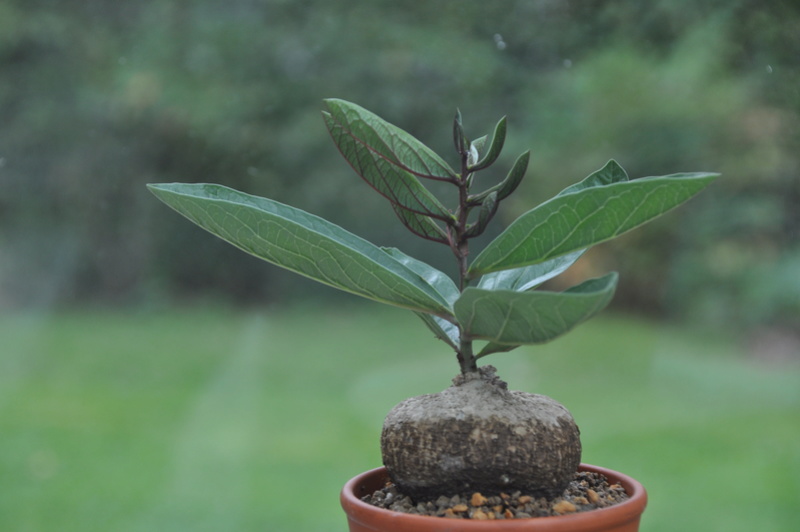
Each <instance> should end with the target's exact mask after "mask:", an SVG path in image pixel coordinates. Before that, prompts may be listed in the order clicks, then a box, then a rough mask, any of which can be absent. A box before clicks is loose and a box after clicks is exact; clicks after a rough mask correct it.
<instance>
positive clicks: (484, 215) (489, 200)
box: [465, 192, 500, 238]
mask: <svg viewBox="0 0 800 532" xmlns="http://www.w3.org/2000/svg"><path fill="white" fill-rule="evenodd" d="M499 205H500V202H499V201H498V199H497V192H492V193H491V194H489V195H488V196H486V199H484V200H483V204H482V205H481V208H480V210H479V211H478V219H477V220H476V221H475V222H474V223H472V224H470V225H469V226H467V232H466V233H465V236H467V237H469V238H472V237H476V236H480V235H481V234H483V232H484V231H485V230H486V226H487V225H489V222H490V221H492V218H493V217H494V215H495V214H496V213H497V207H498V206H499Z"/></svg>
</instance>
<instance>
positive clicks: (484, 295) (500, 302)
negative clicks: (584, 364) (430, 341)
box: [454, 273, 617, 354]
mask: <svg viewBox="0 0 800 532" xmlns="http://www.w3.org/2000/svg"><path fill="white" fill-rule="evenodd" d="M616 285H617V274H616V273H611V274H608V275H606V276H605V277H601V278H598V279H590V280H588V281H585V282H583V283H581V284H579V285H577V286H574V287H572V288H570V289H569V290H566V291H564V292H541V291H533V292H515V291H511V290H500V291H495V290H483V289H480V288H467V289H466V290H464V293H463V294H462V295H461V297H460V298H459V299H458V300H457V301H456V303H455V305H454V309H455V314H456V318H457V319H458V322H459V323H460V324H461V326H462V329H463V330H464V331H465V332H466V334H468V335H469V336H470V337H471V338H475V339H481V340H489V341H490V342H492V343H494V344H499V345H508V346H517V345H523V344H541V343H544V342H548V341H550V340H552V339H554V338H557V337H558V336H561V335H562V334H564V333H566V332H567V331H569V330H570V329H572V328H573V327H575V326H576V325H578V324H579V323H581V322H582V321H584V320H586V319H588V318H590V317H592V316H593V315H595V314H597V313H598V312H599V311H600V310H602V309H603V308H604V307H605V306H606V305H608V303H609V302H610V301H611V298H612V297H613V295H614V290H615V288H616ZM484 354H485V353H484Z"/></svg>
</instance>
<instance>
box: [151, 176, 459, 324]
mask: <svg viewBox="0 0 800 532" xmlns="http://www.w3.org/2000/svg"><path fill="white" fill-rule="evenodd" d="M148 188H149V189H150V190H151V191H152V192H153V194H155V195H156V196H157V197H158V198H159V199H161V200H162V201H163V202H164V203H166V204H167V205H169V206H170V207H172V208H173V209H175V210H176V211H178V212H179V213H180V214H182V215H184V216H186V217H187V218H188V219H189V220H191V221H193V222H194V223H196V224H197V225H199V226H200V227H202V228H203V229H206V230H207V231H209V232H211V233H213V234H214V235H216V236H218V237H220V238H222V239H223V240H226V241H228V242H230V243H231V244H233V245H235V246H236V247H238V248H240V249H242V250H244V251H246V252H247V253H250V254H251V255H255V256H256V257H259V258H261V259H264V260H266V261H268V262H271V263H273V264H276V265H278V266H281V267H283V268H286V269H288V270H291V271H293V272H296V273H299V274H300V275H304V276H306V277H310V278H311V279H314V280H316V281H319V282H321V283H323V284H327V285H329V286H332V287H334V288H339V289H340V290H344V291H346V292H351V293H353V294H356V295H360V296H362V297H366V298H368V299H372V300H375V301H379V302H381V303H387V304H389V305H394V306H398V307H403V308H408V309H411V310H415V311H420V312H429V313H432V314H438V315H443V316H449V315H451V311H450V307H451V305H450V303H449V302H448V301H447V300H446V299H445V298H444V297H443V296H442V295H441V294H440V293H439V292H438V291H437V290H436V289H435V288H434V287H433V286H431V285H430V284H429V283H428V282H426V281H425V280H424V279H423V278H422V277H420V276H419V275H418V274H417V273H416V272H414V271H413V270H411V269H410V268H408V267H406V266H404V265H403V264H401V263H400V262H398V261H397V260H395V259H393V258H392V257H391V256H390V255H388V254H387V253H385V252H383V251H382V250H381V249H380V248H378V247H377V246H374V245H373V244H370V243H369V242H367V241H366V240H364V239H362V238H360V237H357V236H356V235H353V234H352V233H349V232H347V231H345V230H344V229H342V228H341V227H339V226H337V225H334V224H332V223H330V222H328V221H326V220H324V219H322V218H319V217H317V216H314V215H312V214H309V213H307V212H304V211H301V210H299V209H296V208H294V207H290V206H288V205H283V204H281V203H278V202H276V201H273V200H270V199H267V198H260V197H257V196H251V195H249V194H245V193H243V192H238V191H236V190H233V189H230V188H227V187H223V186H220V185H207V184H181V183H174V184H159V185H148Z"/></svg>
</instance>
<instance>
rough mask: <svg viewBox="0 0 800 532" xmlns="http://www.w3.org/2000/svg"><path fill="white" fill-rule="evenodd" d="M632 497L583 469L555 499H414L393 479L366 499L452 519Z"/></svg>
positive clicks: (593, 505) (511, 515) (520, 514)
mask: <svg viewBox="0 0 800 532" xmlns="http://www.w3.org/2000/svg"><path fill="white" fill-rule="evenodd" d="M627 499H628V495H627V494H626V493H625V489H624V488H623V487H622V486H620V485H619V484H609V483H608V480H607V479H606V477H605V476H603V475H601V474H599V473H592V472H585V471H579V472H577V473H576V474H575V478H574V479H573V480H572V481H571V482H570V484H569V486H568V487H567V489H566V490H564V493H563V494H562V495H561V496H559V497H556V498H553V499H545V498H535V497H531V496H529V495H525V494H524V493H521V492H519V491H515V492H512V493H500V494H498V495H487V496H484V495H482V494H480V493H478V492H474V493H462V494H458V495H454V496H452V497H448V496H444V495H442V496H440V497H437V498H435V499H431V500H416V501H415V500H412V499H411V497H408V496H407V495H403V494H402V493H399V492H398V490H397V488H396V487H395V486H394V484H392V483H391V482H389V483H387V484H386V486H384V487H383V488H381V489H380V490H378V491H376V492H375V493H373V494H372V495H366V496H365V497H364V498H363V499H362V500H363V501H364V502H367V503H369V504H372V505H373V506H377V507H379V508H384V509H387V510H394V511H396V512H403V513H408V514H417V515H428V516H436V517H443V518H450V519H525V518H531V517H547V516H554V515H564V514H572V513H577V512H586V511H590V510H596V509H598V508H605V507H607V506H613V505H615V504H618V503H620V502H622V501H625V500H627Z"/></svg>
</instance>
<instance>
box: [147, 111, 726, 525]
mask: <svg viewBox="0 0 800 532" xmlns="http://www.w3.org/2000/svg"><path fill="white" fill-rule="evenodd" d="M325 104H326V107H327V110H326V111H325V112H323V117H324V120H325V124H326V125H327V128H328V130H329V132H330V134H331V136H332V138H333V140H334V142H335V143H336V145H337V147H338V148H339V150H340V151H341V153H342V155H343V156H344V158H345V159H346V160H347V161H348V162H349V163H350V165H351V166H352V167H353V168H354V169H355V171H356V173H358V175H359V176H361V177H362V178H363V179H364V180H365V181H366V182H367V183H368V184H369V185H371V186H372V187H373V188H374V189H375V190H376V191H377V192H378V193H380V194H381V195H383V196H384V197H386V198H387V199H388V200H389V203H390V205H391V207H392V209H393V210H394V212H395V213H396V215H397V217H398V218H399V219H400V221H401V222H402V223H403V225H405V227H407V228H408V229H409V230H410V231H411V232H412V233H414V234H415V235H417V236H419V237H421V238H424V239H427V240H431V241H433V242H438V243H441V244H443V245H444V246H446V247H447V248H449V250H450V253H452V255H453V257H454V261H455V265H456V271H457V277H456V279H452V278H451V277H450V276H448V275H446V274H445V273H443V272H441V271H439V270H437V269H435V268H433V267H432V266H430V265H428V264H426V263H424V262H421V261H420V260H417V259H415V258H413V257H411V256H409V255H407V254H405V253H403V252H402V251H400V250H399V249H395V248H380V247H376V246H374V245H373V244H371V243H369V242H367V241H365V240H363V239H361V238H359V237H358V236H355V235H353V234H352V233H349V232H347V231H346V230H344V229H342V228H341V227H338V226H336V225H334V224H332V223H330V222H328V221H326V220H324V219H322V218H319V217H317V216H314V215H312V214H309V213H306V212H303V211H301V210H299V209H296V208H294V207H290V206H288V205H284V204H281V203H278V202H276V201H273V200H271V199H267V198H262V197H256V196H252V195H248V194H245V193H243V192H238V191H236V190H232V189H230V188H226V187H224V186H220V185H215V184H181V183H173V184H153V185H149V188H150V190H151V191H152V192H153V193H154V194H155V195H156V196H157V197H158V198H159V199H161V200H162V201H163V202H165V203H166V204H167V205H169V206H170V207H172V208H174V209H175V210H176V211H178V212H179V213H181V214H182V215H184V216H186V217H187V218H189V219H190V220H191V221H193V222H195V223H196V224H198V225H199V226H201V227H203V228H204V229H206V230H208V231H210V232H211V233H213V234H215V235H217V236H219V237H220V238H223V239H224V240H226V241H228V242H230V243H231V244H233V245H235V246H237V247H239V248H241V249H242V250H244V251H246V252H248V253H250V254H252V255H255V256H257V257H260V258H262V259H264V260H266V261H268V262H271V263H273V264H276V265H278V266H281V267H283V268H286V269H289V270H291V271H294V272H296V273H299V274H301V275H304V276H306V277H310V278H312V279H314V280H316V281H319V282H321V283H324V284H327V285H330V286H333V287H335V288H339V289H341V290H344V291H347V292H351V293H353V294H356V295H359V296H362V297H365V298H367V299H372V300H374V301H378V302H381V303H386V304H389V305H394V306H397V307H401V308H405V309H409V310H411V311H413V312H415V313H416V314H417V315H418V316H419V317H420V318H421V319H422V321H423V323H424V324H425V325H426V326H427V327H428V328H429V329H430V330H431V331H432V332H433V333H434V335H435V336H436V337H437V338H438V339H439V340H441V341H442V342H444V343H445V344H447V345H448V346H449V347H450V348H451V349H452V350H453V351H454V352H455V354H456V359H457V361H458V365H459V368H460V372H459V374H458V375H457V377H456V378H455V379H453V385H452V386H450V387H449V388H447V389H445V390H444V391H442V392H440V393H437V394H430V395H424V396H420V397H413V398H411V399H408V400H406V401H403V402H402V403H400V404H399V405H397V406H396V407H395V408H394V409H393V410H392V411H391V412H390V413H389V414H388V416H387V417H386V420H385V423H384V426H383V430H382V433H381V451H382V456H383V463H384V467H383V468H379V469H376V470H374V471H370V472H367V473H365V474H363V475H359V476H358V477H355V478H354V479H352V480H351V481H350V482H348V484H347V485H346V486H345V488H344V490H343V492H342V495H341V499H342V504H343V506H344V508H345V510H346V512H347V513H348V519H349V522H350V527H351V530H352V531H361V530H430V531H433V530H454V529H457V530H473V529H475V530H477V529H480V530H487V529H491V530H505V529H506V527H508V528H507V529H508V530H523V529H524V530H618V531H633V530H637V529H638V522H639V516H640V515H641V512H642V511H643V510H644V505H645V501H646V495H645V492H644V489H643V488H642V487H641V485H640V484H639V483H638V482H636V481H635V480H633V479H631V478H629V477H626V476H625V475H622V474H620V473H616V472H613V471H609V470H604V469H600V468H596V467H594V466H586V465H580V457H581V443H580V433H579V430H578V427H577V425H576V423H575V421H574V419H573V418H572V416H571V414H570V413H569V411H568V410H567V409H566V408H565V407H563V406H562V405H560V404H559V403H557V402H556V401H554V400H553V399H550V398H548V397H545V396H542V395H535V394H529V393H525V392H517V391H509V390H508V389H507V386H506V384H505V383H504V382H503V381H502V380H500V379H499V378H498V377H497V376H496V375H495V370H494V368H493V367H491V366H488V365H482V366H479V365H478V361H479V360H481V359H483V358H484V357H486V356H488V355H491V354H494V353H502V352H506V351H511V350H513V349H515V348H517V347H519V346H522V345H529V344H540V343H544V342H548V341H550V340H553V339H554V338H557V337H558V336H561V335H562V334H564V333H566V332H568V331H569V330H571V329H572V328H573V327H575V326H576V325H578V324H579V323H581V322H583V321H585V320H586V319H588V318H590V317H592V316H594V315H595V314H597V313H598V312H599V311H600V310H602V309H603V308H604V307H605V306H606V305H607V304H608V303H609V301H610V300H611V298H612V296H613V294H614V290H615V287H616V285H617V274H616V273H610V274H608V275H605V276H603V277H600V278H597V279H589V280H586V281H584V282H581V283H580V284H578V285H576V286H573V287H571V288H569V289H567V290H564V291H561V292H552V291H546V290H541V289H537V288H538V287H539V286H540V285H541V284H542V283H544V282H545V281H547V280H549V279H551V278H553V277H555V276H556V275H558V274H560V273H561V272H563V271H564V270H566V269H567V268H568V267H570V266H571V265H572V264H573V263H575V261H577V260H578V258H579V257H580V256H581V255H582V254H583V253H584V251H585V250H586V249H587V248H589V247H590V246H592V245H595V244H598V243H601V242H604V241H606V240H609V239H612V238H614V237H616V236H619V235H620V234H622V233H624V232H626V231H628V230H630V229H633V228H634V227H637V226H639V225H641V224H643V223H645V222H647V221H649V220H652V219H653V218H655V217H657V216H660V215H661V214H663V213H665V212H666V211H668V210H670V209H672V208H674V207H676V206H677V205H679V204H681V203H683V202H684V201H686V200H688V199H689V198H691V197H692V196H694V195H695V194H697V193H698V192H699V191H701V190H702V189H704V188H705V187H706V186H707V185H708V184H709V183H710V182H711V181H712V180H713V179H714V178H715V177H716V176H717V174H710V173H683V174H673V175H668V176H660V177H645V178H640V179H635V180H630V179H629V178H628V176H627V174H626V173H625V171H624V170H623V169H622V167H620V166H619V165H618V164H617V163H616V162H614V161H613V160H612V161H610V162H608V163H607V164H606V165H605V166H604V167H602V168H601V169H599V170H597V171H596V172H594V173H592V174H591V175H589V176H588V177H587V178H585V179H584V180H582V181H580V182H578V183H576V184H573V185H571V186H569V187H567V188H565V189H564V190H562V191H561V192H560V193H559V194H557V195H556V196H555V197H553V198H551V199H550V200H548V201H546V202H544V203H542V204H540V205H539V206H537V207H534V208H533V209H531V210H529V211H528V212H526V213H524V214H522V215H521V216H519V217H518V218H517V219H516V220H515V221H514V222H513V223H512V224H511V225H509V226H508V227H507V228H506V229H505V230H504V231H502V232H501V233H500V234H499V236H497V237H496V238H495V239H494V240H492V241H491V242H490V243H488V244H487V245H486V246H485V247H484V248H483V249H482V250H481V251H480V252H479V253H477V255H475V256H474V257H473V256H472V255H471V253H470V251H471V250H470V241H471V240H472V239H473V238H475V237H477V236H479V235H481V234H482V233H483V232H484V231H485V229H486V227H487V225H488V224H489V223H490V221H491V220H492V219H493V218H494V216H495V215H496V213H497V211H498V207H499V206H500V204H501V202H502V201H503V200H505V199H506V198H508V197H509V196H510V195H511V194H512V193H513V192H514V191H515V190H516V188H517V186H518V185H519V183H520V181H521V180H522V178H523V176H524V174H525V171H526V169H527V165H528V159H529V152H525V153H523V154H522V155H520V156H519V157H518V158H517V159H516V162H515V163H514V164H513V166H512V167H511V170H510V171H509V172H508V174H507V176H506V177H505V179H503V180H502V181H500V182H499V183H497V184H494V185H493V186H486V185H484V183H483V179H482V178H479V177H478V173H479V172H481V171H483V170H485V169H486V168H488V167H490V166H491V165H492V164H493V163H494V162H495V161H496V160H497V158H498V156H499V154H500V152H501V150H502V148H503V144H504V141H505V137H506V120H505V118H503V119H501V120H500V121H499V122H498V123H497V125H496V127H495V129H494V133H493V135H492V138H491V140H489V139H488V137H487V136H484V137H481V138H478V139H476V140H472V141H470V140H468V139H467V137H466V135H465V133H464V128H463V125H462V120H461V115H460V113H456V117H455V120H454V125H453V138H454V143H455V149H456V152H457V154H458V163H459V164H458V167H457V169H454V168H452V167H451V166H450V165H449V164H448V163H447V162H445V160H444V159H443V158H442V157H440V156H439V155H437V154H436V153H435V152H433V151H432V150H431V149H429V148H428V147H426V146H425V145H424V144H423V143H422V142H420V141H419V140H417V139H416V138H414V137H413V136H411V135H410V134H409V133H407V132H405V131H403V130H402V129H400V128H398V127H396V126H394V125H392V124H390V123H388V122H386V121H384V120H382V119H381V118H379V117H378V116H376V115H375V114H373V113H371V112H369V111H367V110H366V109H363V108H361V107H359V106H357V105H355V104H353V103H349V102H346V101H343V100H337V99H330V100H325ZM426 181H439V182H442V183H446V184H448V185H451V186H452V190H453V196H454V198H455V199H454V201H453V202H452V204H451V206H450V207H448V206H446V204H445V202H443V201H442V200H440V199H439V198H438V197H437V196H436V195H434V194H433V193H432V192H430V190H429V189H428V188H427V187H426V186H424V184H423V183H424V182H426ZM476 188H479V189H482V190H479V191H476V190H475V189H476ZM579 471H580V473H579ZM580 474H584V475H595V477H593V478H602V476H600V474H602V475H605V478H606V479H608V482H610V483H611V484H612V485H613V486H614V487H615V488H617V490H618V491H620V492H622V491H623V490H624V492H625V493H626V496H627V497H628V498H627V500H626V501H625V502H622V503H620V504H617V505H614V506H611V507H609V508H603V509H598V510H592V511H588V512H582V513H579V512H577V511H576V510H577V509H578V508H575V504H572V506H573V507H572V508H570V507H569V506H562V508H561V510H563V511H558V510H553V511H551V513H553V514H568V515H564V516H560V517H541V518H531V519H516V517H522V516H525V517H527V516H528V515H529V514H528V513H525V512H523V511H522V510H521V509H520V507H519V504H520V501H519V500H517V501H516V502H515V504H517V506H516V507H514V508H513V509H511V508H510V507H509V506H508V505H509V504H510V503H509V501H508V499H511V498H513V497H516V499H524V500H525V501H526V502H527V503H528V504H530V503H531V501H533V500H534V499H535V500H540V499H542V500H545V501H547V500H556V501H557V500H558V499H559V497H561V495H562V494H563V493H564V491H565V489H566V488H568V486H569V485H570V483H571V482H573V480H574V479H575V478H576V475H580ZM587 478H588V477H587ZM387 481H391V483H392V485H393V487H389V488H387V487H386V485H387ZM583 482H584V484H585V483H586V480H584V481H583ZM619 486H621V488H620V487H619ZM381 489H384V490H386V489H388V490H394V491H389V492H387V493H390V495H386V494H385V495H384V496H383V497H382V498H383V500H384V502H386V501H385V499H386V498H387V497H388V498H397V497H398V496H403V497H406V499H405V500H407V501H408V500H410V501H412V502H414V503H415V504H416V503H417V501H419V502H420V503H421V504H422V506H423V507H424V506H426V503H425V501H433V500H437V499H442V497H444V499H442V501H443V502H442V504H444V505H445V506H446V505H447V504H448V503H447V500H446V499H447V498H448V497H450V496H454V495H457V494H470V493H472V494H473V497H472V498H471V500H469V501H466V500H465V501H464V502H463V503H453V501H459V500H460V499H452V500H451V501H450V502H451V504H450V506H451V508H449V513H447V511H445V512H444V513H443V512H442V510H441V509H439V510H437V511H438V512H439V514H441V515H445V514H447V517H453V518H465V517H470V516H471V517H473V519H472V520H467V519H460V520H459V521H452V520H450V519H447V518H446V517H431V516H421V515H409V514H406V513H401V512H398V511H396V510H397V508H396V507H395V508H394V509H384V508H379V507H377V506H375V505H374V504H372V503H369V502H365V501H363V500H361V499H362V498H364V497H367V498H368V497H370V496H371V495H372V494H373V492H378V491H380V490H381ZM589 491H592V490H589ZM512 494H515V495H512ZM590 495H591V494H590ZM596 495H597V493H596V492H595V496H596ZM375 497H377V499H381V496H380V495H378V494H376V495H375ZM491 498H494V499H492V500H490V499H491ZM589 498H592V497H591V496H590V497H589ZM476 499H477V500H476ZM467 502H469V504H467ZM492 502H495V503H498V502H499V503H500V504H494V505H492ZM586 502H587V505H588V506H592V505H591V504H589V503H591V502H593V501H588V500H586ZM595 502H596V501H595ZM478 503H485V504H478ZM579 505H580V504H579ZM428 506H430V505H428ZM595 506H597V505H595ZM600 506H602V504H600ZM464 507H466V509H464ZM482 507H483V508H486V509H487V511H478V510H476V508H478V509H480V508H482ZM423 509H424V508H423ZM411 511H412V512H414V511H421V510H420V509H418V508H412V509H411ZM481 517H484V518H486V520H490V519H493V521H492V523H491V524H487V523H485V522H482V521H481V520H480V519H481ZM454 523H458V525H457V526H456V525H454ZM487 525H488V528H486V527H487ZM501 525H502V527H501Z"/></svg>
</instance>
